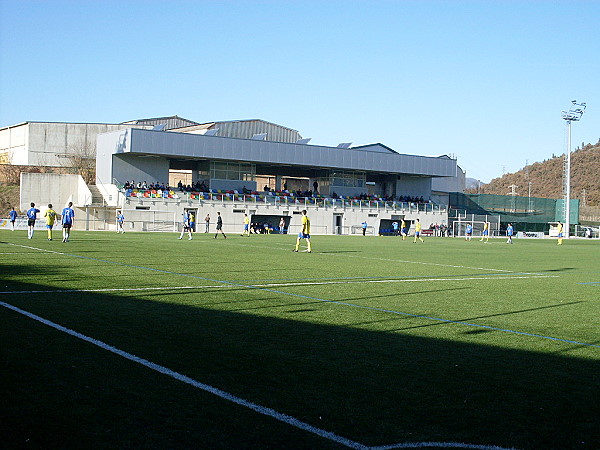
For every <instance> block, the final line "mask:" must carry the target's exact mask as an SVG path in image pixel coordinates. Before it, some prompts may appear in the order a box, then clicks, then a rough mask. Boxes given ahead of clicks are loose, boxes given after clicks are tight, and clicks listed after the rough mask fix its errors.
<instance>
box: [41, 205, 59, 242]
mask: <svg viewBox="0 0 600 450" xmlns="http://www.w3.org/2000/svg"><path fill="white" fill-rule="evenodd" d="M44 217H45V218H46V228H47V229H48V240H49V241H51V240H52V227H54V221H55V220H56V218H57V217H58V213H57V212H56V211H54V210H53V209H52V203H50V204H48V210H47V211H46V213H45V214H44Z"/></svg>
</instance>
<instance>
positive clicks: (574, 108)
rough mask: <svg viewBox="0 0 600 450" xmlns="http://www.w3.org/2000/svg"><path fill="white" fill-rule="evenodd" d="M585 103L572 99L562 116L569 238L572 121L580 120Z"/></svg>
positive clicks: (564, 182)
mask: <svg viewBox="0 0 600 450" xmlns="http://www.w3.org/2000/svg"><path fill="white" fill-rule="evenodd" d="M585 106H586V104H585V103H577V100H573V101H571V107H570V108H569V110H568V111H563V112H562V114H561V116H562V118H563V119H564V120H565V121H566V123H567V148H566V164H565V170H564V177H563V193H564V211H565V217H564V229H563V233H564V236H565V238H567V239H569V235H570V233H569V227H570V226H571V122H578V121H579V120H580V119H581V116H583V113H584V111H585Z"/></svg>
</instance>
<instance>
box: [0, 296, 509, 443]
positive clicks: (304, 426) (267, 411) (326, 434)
mask: <svg viewBox="0 0 600 450" xmlns="http://www.w3.org/2000/svg"><path fill="white" fill-rule="evenodd" d="M0 305H1V306H4V307H5V308H8V309H10V310H12V311H14V312H16V313H19V314H22V315H24V316H26V317H29V318H30V319H33V320H36V321H38V322H40V323H43V324H44V325H47V326H49V327H52V328H54V329H56V330H58V331H62V332H63V333H66V334H69V335H71V336H73V337H76V338H77V339H81V340H83V341H85V342H89V343H90V344H93V345H95V346H97V347H100V348H102V349H103V350H107V351H109V352H111V353H114V354H115V355H118V356H121V357H123V358H125V359H128V360H130V361H133V362H135V363H137V364H140V365H142V366H145V367H147V368H149V369H151V370H154V371H156V372H159V373H162V374H164V375H167V376H169V377H171V378H174V379H176V380H178V381H181V382H183V383H186V384H189V385H190V386H193V387H195V388H198V389H201V390H203V391H205V392H208V393H210V394H213V395H216V396H217V397H220V398H222V399H223V400H227V401H230V402H232V403H235V404H236V405H240V406H243V407H245V408H249V409H251V410H253V411H255V412H257V413H259V414H262V415H264V416H268V417H272V418H273V419H276V420H278V421H280V422H283V423H286V424H288V425H291V426H293V427H295V428H298V429H300V430H304V431H307V432H309V433H312V434H315V435H317V436H319V437H322V438H325V439H328V440H330V441H333V442H336V443H338V444H341V445H344V446H346V447H348V448H353V449H360V450H387V449H395V448H422V447H441V448H468V449H477V450H513V449H504V448H501V447H496V446H484V445H473V444H460V443H453V442H422V443H406V444H392V445H383V446H368V445H364V444H361V443H360V442H356V441H353V440H351V439H348V438H345V437H343V436H338V435H337V434H335V433H332V432H331V431H325V430H323V429H321V428H317V427H314V426H312V425H310V424H308V423H306V422H302V421H301V420H299V419H296V418H295V417H292V416H289V415H287V414H283V413H280V412H278V411H276V410H274V409H272V408H268V407H266V406H261V405H258V404H256V403H253V402H251V401H248V400H244V399H243V398H240V397H237V396H235V395H233V394H230V393H229V392H226V391H223V390H221V389H219V388H216V387H213V386H210V385H208V384H205V383H201V382H200V381H196V380H194V379H193V378H190V377H188V376H186V375H182V374H180V373H178V372H175V371H174V370H171V369H169V368H167V367H165V366H161V365H160V364H155V363H153V362H151V361H148V360H146V359H143V358H140V357H139V356H135V355H133V354H131V353H129V352H126V351H124V350H120V349H118V348H116V347H113V346H112V345H109V344H106V343H104V342H102V341H100V340H98V339H94V338H91V337H89V336H86V335H84V334H81V333H79V332H77V331H74V330H71V329H70V328H66V327H64V326H62V325H59V324H57V323H54V322H52V321H50V320H48V319H44V318H43V317H40V316H38V315H36V314H33V313H30V312H28V311H25V310H23V309H21V308H18V307H16V306H13V305H10V304H8V303H5V302H2V301H0Z"/></svg>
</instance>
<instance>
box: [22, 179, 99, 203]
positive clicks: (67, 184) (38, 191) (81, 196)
mask: <svg viewBox="0 0 600 450" xmlns="http://www.w3.org/2000/svg"><path fill="white" fill-rule="evenodd" d="M91 200H92V194H91V192H90V191H89V189H88V188H87V186H86V184H85V182H84V181H83V178H82V177H81V176H80V175H63V174H56V173H21V198H20V202H19V205H20V208H21V211H26V210H28V209H29V204H30V203H31V202H34V203H35V204H36V205H37V206H38V208H39V209H40V210H43V208H45V207H46V205H47V204H48V203H52V204H53V205H54V209H56V210H57V211H59V209H60V210H62V208H64V207H65V205H66V204H67V202H70V201H71V202H73V204H74V205H75V206H84V205H86V204H89V203H91Z"/></svg>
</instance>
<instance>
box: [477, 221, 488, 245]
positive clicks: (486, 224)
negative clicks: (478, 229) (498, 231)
mask: <svg viewBox="0 0 600 450" xmlns="http://www.w3.org/2000/svg"><path fill="white" fill-rule="evenodd" d="M484 238H485V242H488V241H489V240H490V223H489V222H486V223H485V224H484V225H483V234H482V235H481V239H479V240H480V241H483V239H484Z"/></svg>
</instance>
